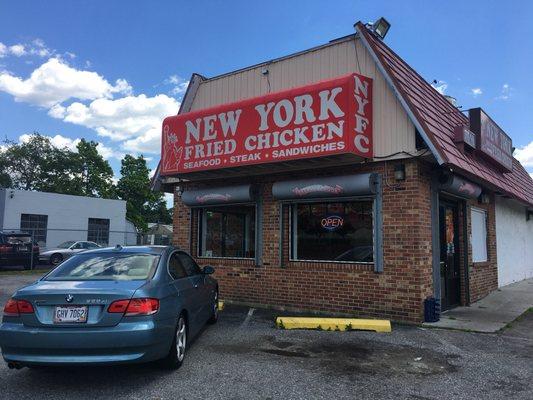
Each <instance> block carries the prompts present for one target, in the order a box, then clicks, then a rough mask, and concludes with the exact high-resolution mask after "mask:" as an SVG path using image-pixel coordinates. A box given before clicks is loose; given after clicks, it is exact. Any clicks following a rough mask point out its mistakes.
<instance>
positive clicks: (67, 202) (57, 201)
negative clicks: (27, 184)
mask: <svg viewBox="0 0 533 400" xmlns="http://www.w3.org/2000/svg"><path fill="white" fill-rule="evenodd" d="M1 230H4V231H10V230H22V231H26V232H31V233H33V234H34V239H35V240H36V241H37V242H38V243H39V246H40V247H41V248H53V247H55V246H57V245H58V244H60V243H62V242H65V241H67V240H90V241H94V242H96V243H99V244H101V245H104V246H114V245H116V244H121V245H134V244H136V241H137V232H136V230H135V227H134V226H133V224H132V223H131V222H129V221H127V220H126V202H125V201H124V200H110V199H99V198H94V197H83V196H72V195H65V194H57V193H44V192H32V191H26V190H14V189H3V188H0V231H1Z"/></svg>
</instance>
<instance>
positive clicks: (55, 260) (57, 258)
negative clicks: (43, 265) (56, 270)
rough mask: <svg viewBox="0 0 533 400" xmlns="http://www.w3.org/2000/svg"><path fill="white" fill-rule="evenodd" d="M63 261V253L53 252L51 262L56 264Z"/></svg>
mask: <svg viewBox="0 0 533 400" xmlns="http://www.w3.org/2000/svg"><path fill="white" fill-rule="evenodd" d="M61 261H63V256H62V255H61V254H53V255H52V257H50V264H52V265H54V266H56V265H59V264H61Z"/></svg>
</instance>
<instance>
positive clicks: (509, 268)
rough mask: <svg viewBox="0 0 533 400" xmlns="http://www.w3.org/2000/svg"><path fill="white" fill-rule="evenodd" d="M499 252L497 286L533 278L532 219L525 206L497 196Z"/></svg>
mask: <svg viewBox="0 0 533 400" xmlns="http://www.w3.org/2000/svg"><path fill="white" fill-rule="evenodd" d="M496 253H497V258H498V286H500V287H501V286H505V285H508V284H510V283H513V282H517V281H521V280H523V279H527V278H531V277H533V219H530V220H529V221H526V211H525V208H524V207H523V206H521V205H519V204H517V203H516V202H513V201H511V200H509V199H503V198H499V197H498V198H496Z"/></svg>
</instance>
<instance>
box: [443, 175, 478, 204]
mask: <svg viewBox="0 0 533 400" xmlns="http://www.w3.org/2000/svg"><path fill="white" fill-rule="evenodd" d="M439 189H440V190H443V191H445V192H447V193H450V194H452V195H455V196H459V197H464V198H466V199H476V198H478V197H479V195H480V194H481V190H482V189H481V186H479V185H476V184H475V183H473V182H470V181H468V180H466V179H464V178H461V177H459V176H457V175H452V174H450V175H443V176H441V177H440V178H439Z"/></svg>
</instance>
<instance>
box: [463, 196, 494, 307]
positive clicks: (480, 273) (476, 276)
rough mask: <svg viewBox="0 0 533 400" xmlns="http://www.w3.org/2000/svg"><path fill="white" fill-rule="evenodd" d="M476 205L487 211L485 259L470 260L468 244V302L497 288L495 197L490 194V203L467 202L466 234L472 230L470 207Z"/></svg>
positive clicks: (470, 248)
mask: <svg viewBox="0 0 533 400" xmlns="http://www.w3.org/2000/svg"><path fill="white" fill-rule="evenodd" d="M471 207H476V208H479V209H483V210H485V211H486V212H487V261H486V262H477V263H474V262H472V246H471V245H470V241H469V245H468V260H469V262H468V273H469V278H470V302H471V303H473V302H475V301H477V300H479V299H481V298H483V297H485V296H486V295H487V294H489V293H490V292H492V291H493V290H496V289H497V288H498V264H497V259H496V215H495V198H494V196H493V195H491V196H490V204H479V203H478V202H477V201H476V200H470V201H468V203H467V226H468V234H469V235H470V234H471V232H472V224H471V223H472V221H471V215H470V208H471Z"/></svg>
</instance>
